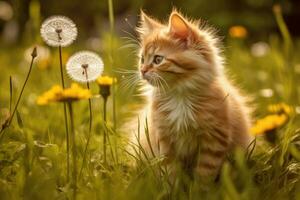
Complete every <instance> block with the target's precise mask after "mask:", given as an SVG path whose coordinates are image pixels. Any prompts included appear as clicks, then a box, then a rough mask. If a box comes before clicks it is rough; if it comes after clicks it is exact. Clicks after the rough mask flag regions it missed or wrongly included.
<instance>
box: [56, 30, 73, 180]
mask: <svg viewBox="0 0 300 200" xmlns="http://www.w3.org/2000/svg"><path fill="white" fill-rule="evenodd" d="M58 37H59V38H60V35H59V34H58ZM58 51H59V65H60V76H61V85H62V87H63V89H65V81H64V72H63V64H62V50H61V45H59V46H58ZM64 118H65V119H64V120H65V129H66V143H67V144H66V146H67V147H66V148H67V182H69V177H70V158H69V157H70V140H69V128H68V117H67V105H66V103H64Z"/></svg>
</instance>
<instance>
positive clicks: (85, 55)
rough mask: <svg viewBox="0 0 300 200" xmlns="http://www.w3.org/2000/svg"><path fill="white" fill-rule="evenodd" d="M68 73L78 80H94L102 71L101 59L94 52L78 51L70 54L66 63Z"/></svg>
mask: <svg viewBox="0 0 300 200" xmlns="http://www.w3.org/2000/svg"><path fill="white" fill-rule="evenodd" d="M66 66H67V73H68V75H69V76H70V77H71V78H72V79H74V80H75V81H79V82H90V81H94V80H96V79H97V78H98V77H99V76H100V74H102V72H103V61H102V59H101V58H100V56H98V55H97V54H96V53H93V52H91V51H80V52H77V53H75V54H74V55H72V56H71V57H70V58H69V60H68V62H67V64H66Z"/></svg>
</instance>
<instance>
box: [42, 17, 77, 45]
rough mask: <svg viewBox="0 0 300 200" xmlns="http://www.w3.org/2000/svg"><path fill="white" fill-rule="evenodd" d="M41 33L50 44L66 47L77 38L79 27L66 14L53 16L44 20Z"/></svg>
mask: <svg viewBox="0 0 300 200" xmlns="http://www.w3.org/2000/svg"><path fill="white" fill-rule="evenodd" d="M41 35H42V38H43V40H44V41H45V42H46V43H47V44H48V45H49V46H53V47H57V46H59V45H60V46H62V47H65V46H68V45H70V44H72V43H73V41H74V40H75V39H76V37H77V27H76V25H75V24H74V22H73V21H72V20H71V19H69V18H67V17H65V16H52V17H49V18H48V19H46V20H45V21H44V22H43V24H42V26H41Z"/></svg>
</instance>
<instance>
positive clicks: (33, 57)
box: [0, 47, 37, 141]
mask: <svg viewBox="0 0 300 200" xmlns="http://www.w3.org/2000/svg"><path fill="white" fill-rule="evenodd" d="M36 57H37V50H36V47H34V49H33V51H32V53H31V62H30V67H29V70H28V73H27V76H26V78H25V81H24V84H23V86H22V89H21V92H20V94H19V97H18V100H17V103H16V105H15V107H14V110H13V112H12V113H11V115H10V117H9V120H8V121H7V122H6V123H5V124H4V125H2V129H1V131H0V134H1V135H0V141H1V140H2V138H3V136H4V133H5V132H3V131H4V130H5V129H6V128H8V127H9V126H10V125H11V122H12V120H13V117H14V115H15V113H16V111H17V109H18V106H19V103H20V100H21V97H22V95H23V92H24V89H25V86H26V84H27V81H28V79H29V76H30V73H31V71H32V66H33V61H34V59H35V58H36Z"/></svg>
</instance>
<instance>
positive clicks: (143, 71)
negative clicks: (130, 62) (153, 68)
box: [141, 67, 148, 76]
mask: <svg viewBox="0 0 300 200" xmlns="http://www.w3.org/2000/svg"><path fill="white" fill-rule="evenodd" d="M147 71H148V69H147V68H146V67H143V68H142V69H141V73H142V75H143V76H144V75H145V74H146V73H147Z"/></svg>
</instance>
